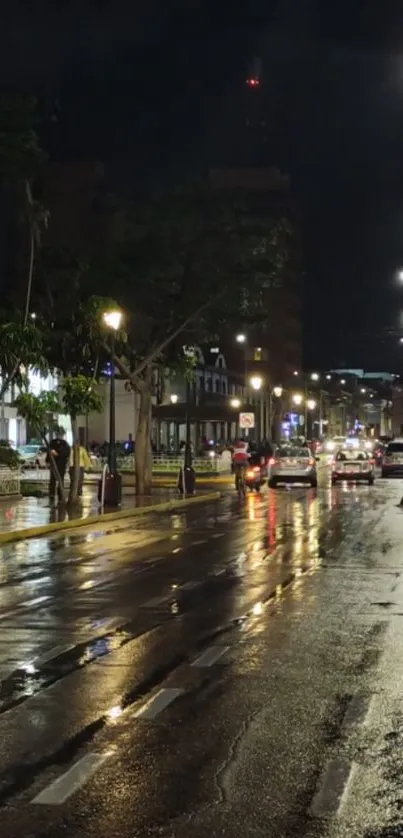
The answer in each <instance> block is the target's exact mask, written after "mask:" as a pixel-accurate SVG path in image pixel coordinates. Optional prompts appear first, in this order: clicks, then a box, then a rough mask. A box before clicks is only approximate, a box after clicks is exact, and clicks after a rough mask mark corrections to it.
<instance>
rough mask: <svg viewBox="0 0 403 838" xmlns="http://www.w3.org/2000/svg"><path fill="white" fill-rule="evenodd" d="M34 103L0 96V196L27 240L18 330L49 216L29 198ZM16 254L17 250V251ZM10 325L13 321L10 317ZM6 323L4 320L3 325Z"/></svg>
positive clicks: (34, 161) (11, 372)
mask: <svg viewBox="0 0 403 838" xmlns="http://www.w3.org/2000/svg"><path fill="white" fill-rule="evenodd" d="M35 118H36V102H35V100H34V99H30V98H28V99H27V98H21V97H18V96H14V97H12V96H9V97H5V96H3V97H2V98H1V99H0V192H1V196H2V200H3V204H5V205H6V210H7V215H10V214H11V215H13V216H14V221H15V223H19V222H21V221H23V222H24V224H25V225H26V228H27V233H28V235H27V238H28V242H27V244H28V264H27V278H26V284H25V292H24V302H23V304H21V306H20V307H21V309H22V314H21V322H22V326H24V327H26V326H27V325H28V319H29V312H30V303H31V293H32V280H33V273H34V264H35V248H36V246H38V245H39V243H40V240H41V233H42V230H43V229H44V228H46V227H47V225H48V220H49V213H48V212H47V211H46V210H45V209H44V207H42V205H41V204H40V203H39V201H37V200H35V198H34V196H33V185H34V181H35V179H36V177H37V176H38V174H39V173H40V171H41V168H42V166H43V164H44V161H45V154H44V152H43V151H42V149H41V148H40V145H39V140H38V135H37V133H36V131H35V128H34V125H35ZM19 250H20V247H19ZM13 319H14V322H15V320H16V318H15V314H14V313H13ZM3 322H6V319H5V320H4V321H3ZM21 363H24V362H23V358H22V357H20V356H17V355H16V358H15V361H14V364H13V365H12V366H11V367H9V369H8V372H7V377H6V378H4V377H3V381H2V388H1V389H2V394H1V396H0V397H3V396H4V393H5V391H6V390H7V389H8V387H9V386H10V383H11V382H12V380H13V378H14V376H15V375H17V373H18V370H19V367H20V364H21Z"/></svg>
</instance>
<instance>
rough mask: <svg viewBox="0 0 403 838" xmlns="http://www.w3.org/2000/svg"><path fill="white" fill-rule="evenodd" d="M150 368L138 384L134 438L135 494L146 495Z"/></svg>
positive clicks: (149, 469) (149, 473)
mask: <svg viewBox="0 0 403 838" xmlns="http://www.w3.org/2000/svg"><path fill="white" fill-rule="evenodd" d="M151 374H152V370H151V368H148V369H147V371H146V375H145V378H144V379H143V380H142V381H141V385H140V386H139V393H140V410H139V418H138V425H137V433H136V439H135V449H134V453H135V469H136V495H148V494H150V492H151V484H152V460H151Z"/></svg>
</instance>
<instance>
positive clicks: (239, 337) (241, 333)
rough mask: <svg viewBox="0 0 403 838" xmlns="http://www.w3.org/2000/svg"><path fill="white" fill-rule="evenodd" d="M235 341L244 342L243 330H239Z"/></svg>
mask: <svg viewBox="0 0 403 838" xmlns="http://www.w3.org/2000/svg"><path fill="white" fill-rule="evenodd" d="M235 340H236V342H237V343H246V335H245V334H244V333H243V332H240V334H239V335H237V336H236V338H235Z"/></svg>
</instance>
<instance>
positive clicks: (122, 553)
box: [0, 472, 403, 838]
mask: <svg viewBox="0 0 403 838" xmlns="http://www.w3.org/2000/svg"><path fill="white" fill-rule="evenodd" d="M399 497H400V492H399V484H398V483H395V484H392V483H389V482H385V481H382V482H381V481H378V484H377V485H375V487H373V488H368V487H355V486H352V487H346V486H340V487H337V488H331V487H330V486H329V485H328V474H327V473H326V472H323V473H322V478H321V485H320V487H319V490H318V492H316V491H315V490H312V489H304V488H298V487H294V488H293V489H292V490H288V489H283V490H281V489H280V490H278V491H270V492H265V493H263V494H262V495H261V496H259V495H249V496H248V497H247V498H246V499H245V501H239V500H238V499H237V498H236V497H232V496H226V497H225V498H224V499H223V500H221V501H220V502H217V503H216V504H214V505H209V506H206V507H199V508H197V509H196V508H194V509H193V510H191V511H189V512H187V513H183V514H175V515H171V516H166V517H162V516H159V517H154V518H151V517H149V518H145V519H143V520H142V521H138V522H137V521H136V524H135V526H133V528H132V529H130V528H126V529H122V530H121V531H120V532H118V533H109V534H104V533H102V532H100V531H99V532H97V533H92V534H91V533H85V534H78V535H77V534H76V535H71V534H69V535H67V536H62V537H54V538H52V539H49V540H37V541H28V542H25V543H24V542H20V543H18V544H16V545H14V546H13V545H8V546H7V547H3V549H2V550H1V552H0V627H1V634H0V742H1V745H0V805H1V806H2V814H3V816H4V817H3V822H4V828H6V827H7V835H8V836H10V838H12V836H13V835H16V836H17V835H18V836H23V835H25V834H29V835H31V836H37V838H39V836H45V835H48V834H49V835H50V834H52V835H55V836H56V835H58V834H59V831H60V834H63V835H67V836H69V838H70V836H71V838H72V837H73V836H84V835H85V836H92V835H94V836H95V835H97V836H102V835H103V834H105V835H107V834H108V835H112V836H114V835H119V836H126V835H127V836H130V838H132V836H137V835H139V836H144V835H148V834H149V835H154V834H158V835H160V836H163V838H164V836H171V835H175V836H178V837H179V838H181V836H182V835H183V836H185V835H186V838H187V836H188V835H189V834H192V835H195V836H204V835H209V836H210V835H224V834H225V835H228V836H234V838H235V836H238V835H239V834H242V835H245V836H246V835H253V836H259V835H264V836H266V837H267V836H268V835H269V836H271V835H273V836H274V835H279V834H284V835H288V834H289V835H297V834H298V835H303V834H312V835H315V836H319V835H322V834H325V828H324V823H325V822H326V823H327V821H328V819H329V818H330V819H331V823H333V821H332V818H335V819H336V820H337V818H338V817H339V814H338V807H339V806H340V801H341V799H342V795H343V794H344V793H345V791H346V788H347V785H346V783H347V780H346V782H344V781H342V780H341V779H340V777H341V776H342V774H341V773H340V774H337V772H336V769H335V770H334V771H335V772H336V773H333V774H332V771H331V769H329V771H330V775H329V776H330V780H329V781H326V776H327V775H326V767H327V766H328V764H330V765H331V762H332V759H334V760H336V758H337V759H339V760H341V762H343V760H344V762H345V768H346V772H347V779H348V777H349V770H350V769H351V765H352V756H351V754H350V753H348V756H347V757H346V756H345V755H342V756H340V754H341V752H342V751H343V747H344V745H345V746H346V748H348V747H349V746H348V745H347V744H346V741H345V740H346V735H345V732H344V733H343V730H345V728H343V725H344V726H345V717H346V713H347V712H348V708H349V707H350V713H351V712H352V711H351V706H352V707H353V708H354V706H355V705H354V700H355V698H356V696H357V695H359V696H364V697H365V698H368V701H369V700H370V699H371V696H372V695H373V694H374V689H375V688H374V686H373V685H372V684H371V681H370V678H371V677H372V673H373V672H375V671H376V665H377V660H378V656H380V654H381V651H382V642H383V638H384V634H385V632H384V629H383V625H384V623H385V620H386V618H387V615H386V614H385V611H386V610H387V608H385V606H383V605H382V603H387V602H393V603H394V610H395V611H396V610H397V609H398V608H400V609H401V611H402V613H403V605H402V603H399V584H400V581H399V580H400V574H401V567H402V564H403V558H402V556H401V550H400V543H401V538H400V530H401V527H402V526H403V518H402V517H401V512H400V510H398V509H397V507H396V503H397V500H398V499H399ZM393 585H394V586H395V587H394V588H393ZM402 593H403V591H402ZM402 602H403V600H402ZM385 630H386V629H385ZM351 702H353V703H352V704H351ZM343 737H344V738H343ZM360 747H362V743H360ZM343 754H344V752H343ZM343 777H344V774H343ZM338 778H339V780H340V793H336V792H337V782H338ZM326 782H328V785H329V788H330V789H331V791H329V790H327V787H326ZM335 789H336V791H335ZM332 794H333V797H332ZM318 795H319V798H318ZM320 795H322V797H321V796H320ZM318 799H319V803H315V802H314V803H313V801H315V800H316V801H317V800H318ZM117 800H118V801H119V804H118V805H116V801H117ZM365 805H366V807H367V808H368V805H369V804H368V801H366V804H365ZM315 806H316V810H315ZM332 806H333V809H332ZM312 807H313V808H312ZM321 807H322V809H321ZM346 810H347V811H348V805H347V804H346ZM345 817H347V815H345ZM351 818H352V819H351V821H349V829H350V833H346V834H350V835H357V836H359V835H362V836H364V832H363V827H362V824H360V825H358V826H357V818H356V816H354V817H353V815H352V816H351ZM336 820H335V821H334V823H335V824H336ZM336 827H337V830H340V828H341V827H340V822H339V820H337V824H336V826H335V829H336ZM360 829H361V832H360V831H359V830H360ZM351 830H353V831H351ZM354 830H356V831H355V832H354ZM335 834H336V833H335ZM337 834H339V833H337ZM340 834H341V833H340Z"/></svg>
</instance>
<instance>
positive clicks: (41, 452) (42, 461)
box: [17, 444, 47, 468]
mask: <svg viewBox="0 0 403 838" xmlns="http://www.w3.org/2000/svg"><path fill="white" fill-rule="evenodd" d="M17 451H18V454H19V456H20V464H21V467H22V468H46V467H47V463H46V456H47V451H46V448H45V447H44V446H43V445H34V444H33V445H20V447H19V448H17Z"/></svg>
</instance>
